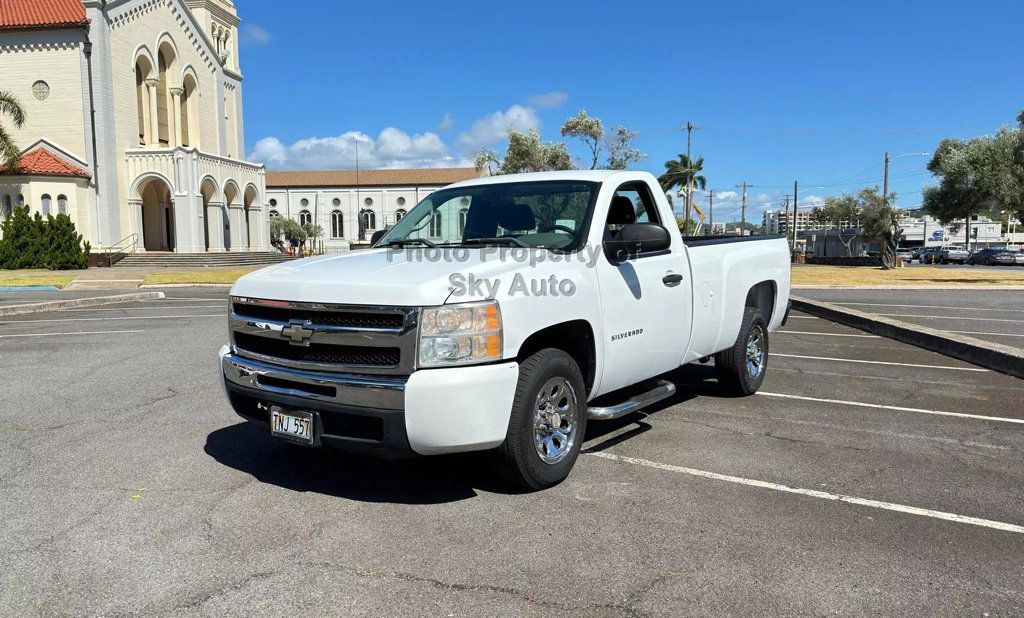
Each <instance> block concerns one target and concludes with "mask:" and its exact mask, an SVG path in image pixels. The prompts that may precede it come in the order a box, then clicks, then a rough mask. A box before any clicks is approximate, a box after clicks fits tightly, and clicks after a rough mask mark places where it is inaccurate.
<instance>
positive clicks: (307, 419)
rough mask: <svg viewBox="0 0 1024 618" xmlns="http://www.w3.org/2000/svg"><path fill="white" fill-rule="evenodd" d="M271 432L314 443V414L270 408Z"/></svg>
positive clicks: (275, 407)
mask: <svg viewBox="0 0 1024 618" xmlns="http://www.w3.org/2000/svg"><path fill="white" fill-rule="evenodd" d="M270 432H271V433H272V434H273V435H275V436H280V437H282V438H287V439H289V440H295V441H297V442H302V443H304V444H313V414H312V413H311V412H294V411H291V410H289V411H285V410H283V409H281V408H278V407H277V406H274V407H272V408H270Z"/></svg>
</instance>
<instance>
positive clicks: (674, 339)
mask: <svg viewBox="0 0 1024 618" xmlns="http://www.w3.org/2000/svg"><path fill="white" fill-rule="evenodd" d="M643 222H650V223H656V224H659V225H663V226H664V225H675V221H672V220H669V221H665V222H663V221H662V216H661V215H660V214H659V212H658V209H657V207H656V204H655V201H654V197H653V196H652V195H651V193H650V190H649V188H648V187H647V184H646V183H643V182H635V183H627V184H624V185H622V186H620V187H619V188H618V189H617V190H616V191H615V195H614V197H613V198H612V203H611V206H610V207H609V211H608V217H607V220H606V221H605V230H604V235H605V238H606V239H607V238H611V237H613V236H614V235H615V234H616V233H617V232H618V230H619V229H621V228H622V226H623V225H627V224H629V223H643ZM669 237H670V238H671V239H672V244H671V245H670V247H669V249H668V250H666V251H658V252H654V253H649V254H643V253H641V254H639V255H637V256H634V257H632V258H631V259H629V260H627V261H624V262H620V263H617V264H614V263H611V262H609V261H608V259H607V257H606V256H604V255H603V254H602V255H601V256H600V257H599V259H598V261H597V275H598V282H599V286H600V290H601V307H602V319H603V321H604V338H605V340H604V350H605V354H604V371H603V376H602V380H601V388H600V391H601V392H602V393H606V392H609V391H612V390H615V389H618V388H622V387H625V386H629V385H631V384H635V383H637V382H640V381H643V380H645V379H647V378H650V377H653V376H656V375H658V374H661V373H664V372H666V371H670V370H672V369H675V368H676V367H678V366H679V363H680V362H681V361H682V358H683V353H684V352H685V347H686V344H687V343H688V341H689V335H690V323H691V317H692V316H691V311H692V304H691V303H692V300H691V282H690V280H689V264H688V262H687V257H686V250H685V249H684V248H683V246H682V240H681V239H680V237H679V234H676V233H670V234H669Z"/></svg>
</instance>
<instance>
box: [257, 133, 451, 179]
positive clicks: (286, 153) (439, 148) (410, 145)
mask: <svg viewBox="0 0 1024 618" xmlns="http://www.w3.org/2000/svg"><path fill="white" fill-rule="evenodd" d="M357 148H358V156H359V167H361V168H363V169H372V168H406V167H450V166H463V165H468V164H469V163H468V162H467V161H466V160H464V159H462V158H458V157H455V156H452V155H451V153H449V152H448V148H447V147H446V146H445V144H444V142H443V141H442V140H441V138H440V137H439V136H438V135H437V134H436V133H431V132H426V133H416V134H414V135H410V134H408V133H406V132H405V131H402V130H401V129H396V128H395V127H388V128H386V129H384V130H383V131H381V132H380V134H379V135H378V136H377V138H376V139H374V138H372V137H370V136H369V135H367V134H365V133H362V132H360V131H348V132H346V133H342V134H341V135H336V136H333V137H309V138H306V139H301V140H298V141H297V142H295V143H293V144H291V145H288V146H286V145H285V144H283V143H282V142H281V140H279V139H277V138H276V137H266V138H263V139H261V140H260V141H258V142H256V145H255V146H254V147H253V149H252V152H250V153H249V159H250V160H252V161H258V162H261V163H265V164H266V165H267V167H269V168H271V169H351V168H354V167H355V166H356V154H357V153H356V151H357Z"/></svg>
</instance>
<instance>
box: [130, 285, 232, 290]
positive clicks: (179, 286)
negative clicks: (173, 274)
mask: <svg viewBox="0 0 1024 618" xmlns="http://www.w3.org/2000/svg"><path fill="white" fill-rule="evenodd" d="M233 285H234V283H150V284H147V285H140V286H139V288H141V289H143V290H148V289H160V288H224V289H225V290H227V289H231V286H233Z"/></svg>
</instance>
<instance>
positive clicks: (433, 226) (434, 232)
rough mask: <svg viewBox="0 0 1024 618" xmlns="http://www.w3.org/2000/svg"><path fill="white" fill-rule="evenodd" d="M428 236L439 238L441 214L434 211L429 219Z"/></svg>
mask: <svg viewBox="0 0 1024 618" xmlns="http://www.w3.org/2000/svg"><path fill="white" fill-rule="evenodd" d="M430 235H431V236H434V237H435V238H440V237H441V213H440V212H438V211H434V214H433V216H431V217H430Z"/></svg>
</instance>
